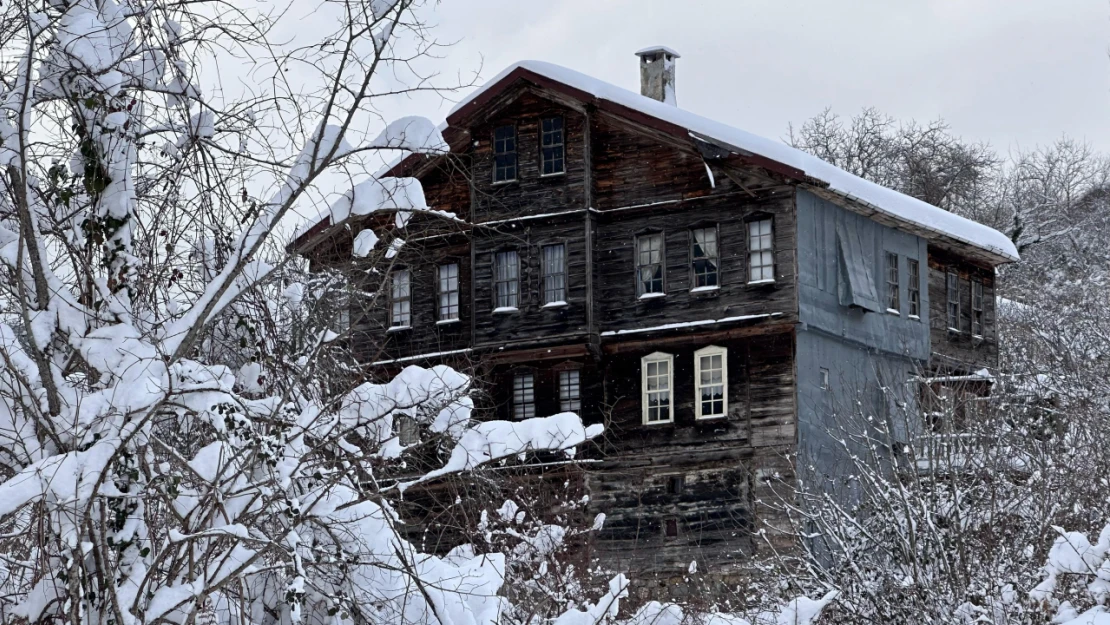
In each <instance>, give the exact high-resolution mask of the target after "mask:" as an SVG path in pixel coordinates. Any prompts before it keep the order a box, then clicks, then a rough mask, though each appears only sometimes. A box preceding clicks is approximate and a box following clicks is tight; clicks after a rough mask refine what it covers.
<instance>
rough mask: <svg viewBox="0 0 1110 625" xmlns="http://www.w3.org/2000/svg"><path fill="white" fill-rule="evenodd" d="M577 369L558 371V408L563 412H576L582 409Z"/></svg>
mask: <svg viewBox="0 0 1110 625" xmlns="http://www.w3.org/2000/svg"><path fill="white" fill-rule="evenodd" d="M578 374H579V372H578V371H560V372H559V409H560V410H562V411H563V412H577V411H579V410H581V409H582V402H581V398H580V397H579V393H580V388H581V387H580V383H579V375H578Z"/></svg>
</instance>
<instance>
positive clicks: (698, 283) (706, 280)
mask: <svg viewBox="0 0 1110 625" xmlns="http://www.w3.org/2000/svg"><path fill="white" fill-rule="evenodd" d="M691 239H692V243H691V249H690V259H691V262H692V264H693V270H694V287H695V288H698V287H710V286H718V280H717V267H718V260H717V229H716V228H698V229H696V230H692V231H691Z"/></svg>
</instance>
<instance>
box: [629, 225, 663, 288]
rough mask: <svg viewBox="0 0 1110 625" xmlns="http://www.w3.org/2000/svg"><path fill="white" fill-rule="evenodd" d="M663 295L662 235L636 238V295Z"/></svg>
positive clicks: (659, 233)
mask: <svg viewBox="0 0 1110 625" xmlns="http://www.w3.org/2000/svg"><path fill="white" fill-rule="evenodd" d="M662 294H663V233H662V232H656V233H654V234H643V235H640V236H638V237H636V295H639V296H640V297H644V296H648V297H651V296H655V295H662Z"/></svg>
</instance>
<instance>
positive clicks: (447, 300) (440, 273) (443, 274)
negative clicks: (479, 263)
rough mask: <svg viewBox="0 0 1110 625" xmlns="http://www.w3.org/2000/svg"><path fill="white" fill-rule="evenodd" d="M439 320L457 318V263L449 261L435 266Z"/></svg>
mask: <svg viewBox="0 0 1110 625" xmlns="http://www.w3.org/2000/svg"><path fill="white" fill-rule="evenodd" d="M436 283H437V285H438V299H439V320H440V321H448V320H451V319H458V318H459V265H458V264H457V263H451V264H448V265H440V266H439V267H436Z"/></svg>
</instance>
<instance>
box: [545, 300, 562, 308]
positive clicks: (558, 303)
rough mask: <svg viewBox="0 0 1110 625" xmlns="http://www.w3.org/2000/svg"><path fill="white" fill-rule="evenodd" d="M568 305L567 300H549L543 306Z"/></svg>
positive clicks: (557, 306)
mask: <svg viewBox="0 0 1110 625" xmlns="http://www.w3.org/2000/svg"><path fill="white" fill-rule="evenodd" d="M566 305H567V303H566V302H564V301H563V300H559V301H557V302H548V303H546V304H544V305H543V308H562V307H564V306H566Z"/></svg>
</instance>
